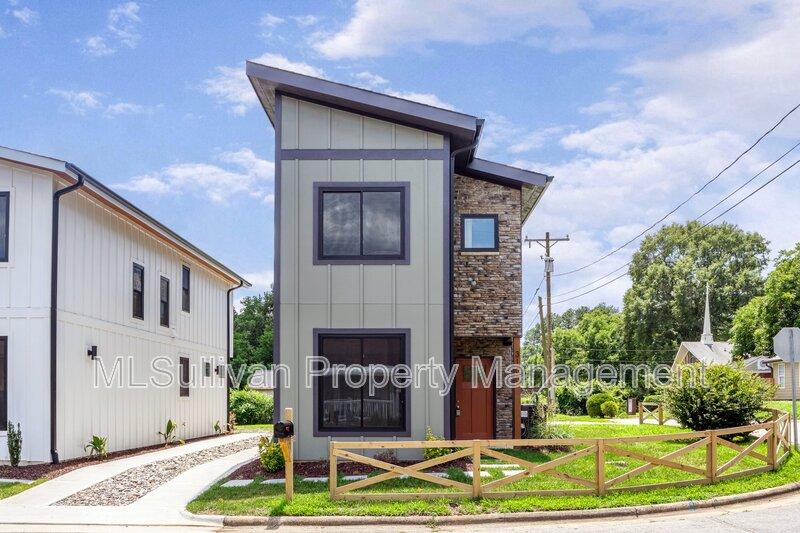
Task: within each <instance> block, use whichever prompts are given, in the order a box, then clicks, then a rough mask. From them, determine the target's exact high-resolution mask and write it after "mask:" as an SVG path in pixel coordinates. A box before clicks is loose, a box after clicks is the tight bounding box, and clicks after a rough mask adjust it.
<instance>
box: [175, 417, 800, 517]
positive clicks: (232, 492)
mask: <svg viewBox="0 0 800 533" xmlns="http://www.w3.org/2000/svg"><path fill="white" fill-rule="evenodd" d="M683 431H685V430H681V429H678V428H673V427H667V426H638V425H636V426H625V425H613V424H581V425H575V426H573V427H572V432H573V433H574V434H575V436H576V437H595V436H598V435H603V436H606V437H609V438H613V437H625V436H637V435H652V434H666V433H680V432H683ZM689 443H690V442H687V441H682V442H680V441H669V442H637V443H630V444H625V445H623V446H622V447H623V448H626V449H627V450H630V451H638V452H640V453H645V454H648V455H654V456H662V455H665V454H667V453H669V452H671V451H674V450H677V449H679V448H682V447H684V446H686V445H687V444H689ZM580 448H581V446H577V447H575V449H580ZM758 451H760V452H762V453H763V452H765V446H764V445H762V446H760V447H759V448H758ZM507 453H509V455H515V456H518V457H520V458H524V459H527V460H528V461H532V462H536V463H542V462H547V461H550V460H552V459H555V458H557V457H559V456H561V455H564V454H565V453H568V452H565V451H536V450H513V451H511V450H509V451H507ZM704 454H705V447H704V446H701V447H699V448H698V449H696V450H694V451H692V452H690V453H688V454H686V455H685V456H683V457H682V458H681V459H680V462H682V463H684V464H687V465H694V466H698V467H701V466H702V465H703V464H704ZM718 454H719V461H720V463H719V464H724V462H725V461H727V460H728V459H730V458H732V457H733V456H734V455H735V452H734V451H733V450H731V449H729V448H726V447H722V446H720V447H719V448H718ZM482 461H483V463H485V464H489V463H497V462H498V461H496V460H493V459H490V458H488V457H485V458H484V459H482ZM642 464H644V462H643V461H639V460H637V459H630V458H627V457H622V456H615V455H612V454H607V455H606V464H605V470H606V480H610V479H613V478H614V477H616V476H618V475H620V474H623V473H625V472H628V471H630V470H632V469H633V468H636V467H637V466H640V465H642ZM762 465H763V462H760V461H757V460H755V459H751V458H746V459H744V460H743V461H741V462H740V463H739V464H738V465H736V466H735V467H733V468H732V469H731V470H730V471H729V472H731V473H732V472H737V471H741V470H744V469H747V468H752V467H757V466H762ZM558 471H560V472H563V473H566V474H571V475H572V476H578V477H582V478H585V479H588V480H591V479H593V478H594V472H595V465H594V457H593V454H591V455H589V456H587V457H583V458H581V459H578V460H576V461H573V462H572V463H569V464H567V465H564V466H562V467H559V468H558ZM489 472H490V473H491V478H484V481H483V482H484V484H485V483H486V482H487V481H489V480H490V479H497V478H500V477H502V474H501V473H500V472H499V470H492V469H489ZM450 474H451V477H453V478H454V479H457V480H458V481H463V482H466V483H469V478H467V477H466V476H464V475H463V472H461V471H460V470H457V469H451V470H450ZM695 477H696V476H694V474H691V473H687V472H683V471H678V470H672V469H668V468H665V467H656V468H653V469H652V470H650V471H648V472H645V473H643V474H640V475H639V476H636V477H634V478H632V479H630V480H627V481H625V482H623V483H620V484H619V485H618V486H622V487H624V486H634V485H642V484H650V483H662V482H671V481H682V480H688V479H693V478H695ZM798 478H800V459H797V458H795V457H792V458H790V460H789V461H788V462H787V463H786V464H785V465H784V467H783V468H782V469H781V470H780V471H778V472H767V473H762V474H758V475H754V476H749V477H743V478H739V479H735V480H730V481H724V482H720V483H717V484H714V485H698V486H690V487H683V488H669V489H658V490H649V491H644V492H633V493H612V494H608V495H606V496H603V497H596V496H527V497H516V498H511V499H506V500H500V499H478V500H473V499H464V500H457V501H452V500H447V499H444V498H443V499H438V500H432V501H406V502H354V501H332V500H330V498H329V497H328V485H327V484H326V483H302V482H298V481H296V483H295V499H294V500H293V501H292V502H291V503H286V501H285V500H284V498H283V490H284V489H283V486H282V485H261V484H259V483H254V484H252V485H250V486H247V487H239V488H222V487H221V485H222V483H223V482H224V481H221V482H219V483H217V484H215V485H214V486H213V487H212V488H210V489H209V490H208V491H207V492H205V493H204V494H202V495H201V496H200V497H198V498H197V499H196V500H195V501H193V502H191V503H190V504H189V506H188V509H189V510H190V511H191V512H194V513H200V514H224V515H292V516H308V515H390V516H399V515H449V514H477V513H487V512H518V511H534V510H559V509H589V508H597V507H619V506H626V505H649V504H654V503H665V502H674V501H682V500H688V499H693V500H699V499H707V498H711V497H714V496H721V495H727V494H736V493H741V492H750V491H753V490H758V489H763V488H768V487H774V486H778V485H783V484H785V483H789V482H792V481H796V480H797V479H798ZM258 481H260V480H258ZM571 488H577V487H576V486H575V485H573V484H572V483H571V482H569V481H566V480H564V479H557V478H554V477H551V476H548V475H545V474H540V475H536V476H530V477H527V478H524V479H522V480H519V481H517V482H515V483H512V484H508V485H505V486H504V487H502V489H501V490H545V489H571ZM362 490H363V491H365V492H431V491H441V492H449V491H450V490H449V489H447V488H438V486H436V485H433V484H430V483H427V482H424V481H419V480H413V479H410V480H390V481H386V482H383V483H381V484H379V485H376V486H374V487H369V488H367V489H362Z"/></svg>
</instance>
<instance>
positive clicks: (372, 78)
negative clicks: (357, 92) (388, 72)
mask: <svg viewBox="0 0 800 533" xmlns="http://www.w3.org/2000/svg"><path fill="white" fill-rule="evenodd" d="M353 77H354V78H355V79H356V80H357V81H356V84H357V85H358V86H359V87H363V88H365V89H378V88H379V87H382V86H384V85H387V84H388V83H389V80H387V79H386V78H384V77H383V76H379V75H378V74H373V73H372V72H367V71H363V72H359V73H357V74H354V75H353Z"/></svg>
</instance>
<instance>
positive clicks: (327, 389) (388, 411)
mask: <svg viewBox="0 0 800 533" xmlns="http://www.w3.org/2000/svg"><path fill="white" fill-rule="evenodd" d="M318 342H319V346H318V353H319V355H320V356H324V357H326V358H327V359H328V361H329V363H330V365H331V370H330V371H329V372H328V373H327V374H326V375H324V376H320V377H317V383H316V388H317V401H318V405H317V428H318V429H319V430H321V431H329V432H337V431H341V432H359V433H361V432H363V433H369V432H371V431H373V432H378V431H380V432H402V431H404V430H405V429H406V414H405V411H406V410H405V405H406V389H405V388H397V387H394V386H393V385H392V384H391V380H388V379H386V378H387V376H385V373H386V372H391V369H392V367H394V366H395V365H399V364H402V363H404V362H405V349H406V346H405V343H406V337H405V335H403V334H398V335H339V334H336V335H320V336H319V338H318ZM335 365H338V366H335ZM369 365H384V366H385V368H383V367H380V368H373V369H370V368H369ZM348 375H349V377H350V378H349V379H350V382H351V383H350V384H348V383H347V382H346V376H348ZM383 382H387V383H386V385H383ZM370 385H372V386H373V387H372V388H373V391H372V394H370ZM379 385H380V386H379Z"/></svg>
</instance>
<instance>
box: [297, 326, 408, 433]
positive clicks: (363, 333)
mask: <svg viewBox="0 0 800 533" xmlns="http://www.w3.org/2000/svg"><path fill="white" fill-rule="evenodd" d="M313 335H314V356H315V357H318V356H319V348H320V342H321V341H322V338H323V337H336V336H339V337H388V336H402V337H403V361H402V364H405V365H410V364H411V330H410V329H402V328H398V329H327V328H314V331H313ZM319 380H320V378H319V377H317V378H316V379H315V380H314V418H313V425H314V436H315V437H360V436H361V435H369V436H370V437H394V436H397V437H410V436H411V394H409V390H410V387H409V388H406V389H404V399H403V401H404V403H405V406H404V409H403V428H402V429H400V430H393V429H380V428H377V429H364V430H360V431H356V430H353V429H341V430H336V429H321V428H320V427H319V415H320V412H321V410H320V405H319V404H320V400H321V399H320V394H319Z"/></svg>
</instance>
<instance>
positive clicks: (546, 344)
mask: <svg viewBox="0 0 800 533" xmlns="http://www.w3.org/2000/svg"><path fill="white" fill-rule="evenodd" d="M539 324H540V325H541V328H542V359H543V362H544V366H545V368H546V369H547V370H546V371H545V375H544V386H545V387H548V389H547V390H548V391H549V390H550V388H549V383H550V341H549V340H548V338H547V329H546V328H545V327H544V308H543V306H542V297H541V296H539ZM549 401H550V399H549V393H548V403H549Z"/></svg>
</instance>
